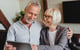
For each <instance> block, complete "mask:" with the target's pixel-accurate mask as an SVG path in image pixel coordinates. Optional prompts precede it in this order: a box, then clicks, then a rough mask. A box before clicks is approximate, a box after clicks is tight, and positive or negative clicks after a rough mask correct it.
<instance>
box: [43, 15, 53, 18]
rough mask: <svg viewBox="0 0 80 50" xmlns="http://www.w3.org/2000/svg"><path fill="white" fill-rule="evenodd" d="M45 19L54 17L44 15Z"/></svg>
mask: <svg viewBox="0 0 80 50" xmlns="http://www.w3.org/2000/svg"><path fill="white" fill-rule="evenodd" d="M44 17H45V18H47V17H48V18H49V17H52V16H50V15H44Z"/></svg>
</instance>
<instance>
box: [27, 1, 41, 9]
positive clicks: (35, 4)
mask: <svg viewBox="0 0 80 50" xmlns="http://www.w3.org/2000/svg"><path fill="white" fill-rule="evenodd" d="M30 5H34V6H39V7H40V9H41V5H40V2H39V1H37V0H36V1H30V2H29V3H28V5H27V6H26V8H27V7H28V6H30Z"/></svg>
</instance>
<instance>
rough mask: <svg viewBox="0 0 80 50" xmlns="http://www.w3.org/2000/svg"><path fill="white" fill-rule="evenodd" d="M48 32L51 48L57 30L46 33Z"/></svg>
mask: <svg viewBox="0 0 80 50" xmlns="http://www.w3.org/2000/svg"><path fill="white" fill-rule="evenodd" d="M48 32H49V42H50V45H51V46H52V45H54V43H55V37H56V32H57V30H55V31H53V32H50V31H48Z"/></svg>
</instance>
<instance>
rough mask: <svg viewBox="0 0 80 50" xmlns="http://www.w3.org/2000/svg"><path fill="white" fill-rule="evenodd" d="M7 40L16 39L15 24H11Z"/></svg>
mask: <svg viewBox="0 0 80 50" xmlns="http://www.w3.org/2000/svg"><path fill="white" fill-rule="evenodd" d="M7 41H15V29H14V25H11V26H10V28H9V30H8V33H7Z"/></svg>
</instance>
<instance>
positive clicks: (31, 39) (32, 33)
mask: <svg viewBox="0 0 80 50" xmlns="http://www.w3.org/2000/svg"><path fill="white" fill-rule="evenodd" d="M41 28H42V26H41V24H40V23H39V22H37V21H35V22H34V23H32V25H31V27H30V29H28V27H27V26H26V25H24V24H23V23H22V22H21V21H18V22H16V23H14V24H13V25H11V27H10V28H9V30H8V34H7V41H16V42H23V43H30V44H36V45H39V38H40V31H41Z"/></svg>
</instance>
